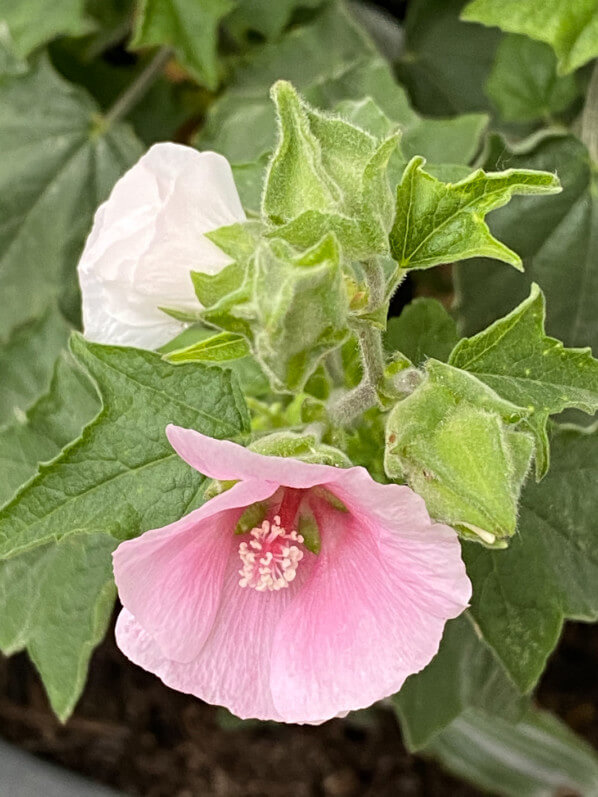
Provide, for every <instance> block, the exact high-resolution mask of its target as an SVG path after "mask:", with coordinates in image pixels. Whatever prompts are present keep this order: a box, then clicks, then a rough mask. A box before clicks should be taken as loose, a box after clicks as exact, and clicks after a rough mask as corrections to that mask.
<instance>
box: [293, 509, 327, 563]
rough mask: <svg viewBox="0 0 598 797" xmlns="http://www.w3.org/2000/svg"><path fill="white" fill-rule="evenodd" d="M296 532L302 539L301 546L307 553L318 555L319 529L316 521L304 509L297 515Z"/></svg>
mask: <svg viewBox="0 0 598 797" xmlns="http://www.w3.org/2000/svg"><path fill="white" fill-rule="evenodd" d="M297 531H298V532H299V534H300V535H301V536H302V537H303V544H304V545H305V547H306V548H307V550H308V551H311V552H312V553H315V554H318V553H320V551H321V550H322V538H321V537H320V528H319V526H318V521H317V520H316V519H315V517H314V516H313V514H312V513H311V512H310V511H309V510H307V509H304V510H301V512H300V513H299V523H298V525H297Z"/></svg>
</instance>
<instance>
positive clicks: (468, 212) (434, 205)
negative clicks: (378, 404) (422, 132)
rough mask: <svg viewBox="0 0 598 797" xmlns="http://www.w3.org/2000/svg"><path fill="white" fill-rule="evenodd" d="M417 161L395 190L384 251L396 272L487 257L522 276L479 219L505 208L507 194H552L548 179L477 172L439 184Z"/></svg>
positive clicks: (552, 180) (554, 182) (519, 172)
mask: <svg viewBox="0 0 598 797" xmlns="http://www.w3.org/2000/svg"><path fill="white" fill-rule="evenodd" d="M424 163H425V160H424V159H423V158H421V157H419V156H417V157H415V158H413V159H412V160H411V161H410V162H409V164H408V165H407V167H406V169H405V172H404V174H403V179H402V180H401V183H400V185H399V186H398V187H397V198H396V210H397V212H396V217H395V221H394V224H393V227H392V230H391V232H390V249H391V252H392V255H393V257H394V259H395V260H396V262H397V263H398V265H399V267H400V268H402V269H423V268H431V267H432V266H437V265H440V264H441V263H452V262H455V261H457V260H465V259H467V258H470V257H493V258H496V259H497V260H502V261H504V262H505V263H509V264H510V265H512V266H514V267H515V268H517V269H519V270H522V265H521V258H520V257H519V255H518V254H516V253H515V252H513V251H512V250H511V249H509V247H508V246H506V245H505V244H503V243H501V242H500V241H498V240H497V239H496V238H494V237H493V236H492V234H491V233H490V230H489V229H488V225H487V224H486V222H485V221H484V217H485V215H486V214H487V213H489V212H490V211H491V210H495V209H496V208H500V207H502V206H503V205H506V204H507V202H509V200H510V199H511V197H512V196H513V194H554V193H558V192H559V191H560V190H561V186H560V183H559V181H558V179H557V177H556V176H555V175H554V174H550V173H549V172H540V171H533V170H531V169H508V170H507V171H504V172H488V173H487V174H486V173H485V172H484V171H483V170H482V169H478V170H477V171H475V172H473V173H472V174H470V175H469V177H466V178H464V179H463V180H460V181H459V182H457V183H444V182H441V181H440V180H438V179H436V178H435V177H433V176H432V175H430V174H428V173H427V172H425V171H424V170H423V168H422V167H423V165H424Z"/></svg>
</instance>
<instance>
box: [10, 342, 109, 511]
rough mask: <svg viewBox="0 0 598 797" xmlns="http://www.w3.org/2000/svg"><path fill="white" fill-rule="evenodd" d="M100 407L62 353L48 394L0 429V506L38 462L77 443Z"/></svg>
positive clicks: (78, 371)
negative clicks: (76, 440)
mask: <svg viewBox="0 0 598 797" xmlns="http://www.w3.org/2000/svg"><path fill="white" fill-rule="evenodd" d="M99 408H100V404H99V400H98V396H97V393H96V390H95V388H94V387H93V385H92V384H91V382H90V381H89V379H88V378H87V377H86V376H85V375H84V374H83V372H82V371H81V369H80V368H78V367H77V366H76V365H75V363H74V361H73V359H72V357H71V356H70V355H69V354H67V352H63V353H62V354H61V355H60V357H59V358H58V359H57V361H56V365H55V368H54V374H53V376H52V382H51V384H50V387H49V391H48V393H47V394H45V395H43V396H42V397H41V398H40V399H39V400H38V401H37V402H36V403H35V404H34V405H33V406H32V407H31V408H30V409H29V410H28V411H27V413H26V414H24V413H23V414H22V415H21V416H20V417H19V418H18V419H17V420H15V421H14V422H13V423H12V424H10V425H8V426H4V427H1V428H0V504H3V503H4V502H5V501H7V500H8V499H9V498H10V497H11V496H12V494H13V493H14V491H15V490H16V489H17V487H19V486H20V485H21V484H24V482H26V481H27V479H29V478H30V477H31V476H33V474H34V473H35V471H36V468H37V464H38V462H47V461H48V460H50V459H53V458H54V457H55V456H56V455H57V454H58V453H59V452H60V449H61V448H63V446H65V445H66V444H67V443H70V442H71V440H74V439H75V437H77V436H78V435H79V434H80V432H81V429H82V428H83V426H85V424H86V423H87V422H88V421H90V420H91V419H92V418H93V417H94V416H95V415H96V414H97V412H98V410H99Z"/></svg>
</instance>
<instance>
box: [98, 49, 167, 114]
mask: <svg viewBox="0 0 598 797" xmlns="http://www.w3.org/2000/svg"><path fill="white" fill-rule="evenodd" d="M171 56H172V48H170V47H162V48H161V49H160V50H158V52H157V53H156V55H155V56H154V57H153V58H152V60H151V61H150V62H149V63H148V65H147V66H146V67H145V69H143V70H142V71H141V72H140V73H139V74H138V75H137V77H136V78H135V80H134V81H133V82H132V83H131V85H130V86H127V88H126V89H125V90H124V91H123V93H122V94H121V95H120V96H119V97H117V99H116V101H115V103H114V105H113V106H112V107H111V108H109V109H108V111H107V112H106V114H105V115H104V129H106V128H108V127H110V126H111V125H113V124H114V122H117V121H119V120H120V119H122V118H123V117H125V116H126V115H127V114H128V113H129V111H130V110H131V109H132V108H134V107H135V105H137V103H138V102H139V100H141V98H142V97H143V96H144V94H145V93H146V91H147V90H148V89H149V88H150V86H151V85H152V83H153V82H154V80H156V78H157V77H158V76H159V75H160V73H161V72H162V70H163V69H164V67H165V66H166V64H167V63H168V61H169V60H170V58H171Z"/></svg>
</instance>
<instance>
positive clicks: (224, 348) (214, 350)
mask: <svg viewBox="0 0 598 797" xmlns="http://www.w3.org/2000/svg"><path fill="white" fill-rule="evenodd" d="M248 354H249V345H248V344H247V341H246V340H245V338H243V337H241V336H240V335H235V334H234V333H232V332H220V333H219V334H217V335H212V337H210V338H206V339H205V340H200V341H199V342H197V343H193V344H192V345H191V346H186V347H185V348H183V349H175V350H174V351H170V352H168V354H165V355H163V357H164V359H165V360H167V361H168V362H170V363H187V362H212V363H220V362H227V361H230V360H239V359H241V358H242V357H246V356H247V355H248Z"/></svg>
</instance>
